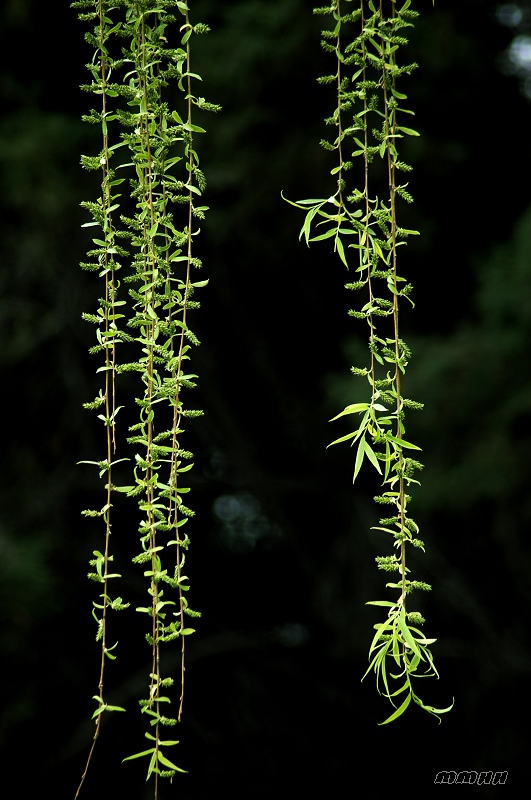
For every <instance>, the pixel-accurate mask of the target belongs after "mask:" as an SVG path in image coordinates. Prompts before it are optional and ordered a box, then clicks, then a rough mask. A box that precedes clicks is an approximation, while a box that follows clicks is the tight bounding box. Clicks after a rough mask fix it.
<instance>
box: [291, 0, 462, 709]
mask: <svg viewBox="0 0 531 800" xmlns="http://www.w3.org/2000/svg"><path fill="white" fill-rule="evenodd" d="M347 2H348V3H349V7H350V8H351V7H352V5H354V3H353V4H351V3H350V0H332V2H331V3H330V5H328V6H325V7H319V8H316V9H314V13H316V14H318V15H320V16H323V17H328V18H331V27H330V28H328V29H325V30H323V31H322V40H321V45H322V47H323V49H324V50H325V51H327V52H328V53H330V54H331V55H332V56H333V57H334V59H335V63H336V71H335V73H333V74H330V75H325V76H323V77H321V78H319V79H318V82H319V83H320V84H321V85H323V86H331V85H334V86H335V107H334V109H333V111H332V114H331V115H330V116H329V117H328V118H327V119H326V120H325V122H326V124H327V125H329V126H330V127H331V128H333V131H334V133H333V134H332V135H331V136H330V137H328V138H327V139H326V140H325V139H323V140H322V141H321V144H322V146H323V147H324V149H325V150H327V151H329V152H333V153H335V156H336V165H335V166H334V167H333V168H332V169H331V172H330V174H331V175H332V176H333V178H334V180H335V192H334V193H333V194H332V195H331V196H330V197H327V198H313V199H309V200H298V201H291V200H288V202H290V203H291V205H293V206H295V207H297V208H300V209H301V210H303V211H304V212H305V216H304V222H303V225H302V228H301V231H300V238H301V239H302V238H304V241H305V242H306V244H307V245H309V244H310V243H312V242H318V241H324V240H326V239H330V240H331V241H332V243H333V249H334V252H335V253H337V255H338V257H339V259H340V261H341V262H342V263H343V265H344V266H345V267H346V268H347V269H354V270H355V272H356V279H355V280H354V281H350V282H349V283H347V284H346V288H347V289H348V290H350V291H356V292H361V293H362V295H363V299H362V301H361V303H360V306H359V307H358V308H357V309H352V310H351V311H349V315H350V316H352V317H354V318H356V319H359V320H364V321H365V322H366V324H367V326H368V363H367V364H366V365H365V366H363V367H353V368H352V372H353V374H354V375H356V376H357V377H360V378H363V379H365V380H366V381H367V383H368V398H367V399H365V400H364V401H362V402H354V403H351V404H350V405H348V406H347V407H346V408H345V409H343V411H341V412H340V413H339V414H337V415H336V416H335V417H334V418H333V419H334V420H337V419H339V418H341V417H349V418H352V416H355V417H357V418H358V420H357V423H356V425H355V426H354V430H352V431H351V432H349V433H347V434H345V435H343V436H340V437H339V438H337V439H335V441H333V442H332V444H338V443H340V442H345V441H350V443H351V445H357V447H356V456H355V462H354V480H356V478H357V476H358V474H359V473H360V470H361V468H362V466H363V464H364V463H365V462H366V461H368V462H369V463H370V464H371V465H372V466H373V467H374V468H375V469H376V471H377V472H378V473H379V474H380V475H381V478H382V484H383V487H384V489H385V491H384V492H383V494H382V495H381V496H379V497H377V498H375V500H376V501H377V502H378V503H381V504H386V505H389V506H392V507H393V509H392V511H393V516H390V517H386V518H383V519H382V520H381V521H380V525H378V526H373V530H378V531H381V532H384V533H385V534H387V535H388V536H390V537H391V541H392V543H393V546H394V547H395V549H396V551H397V552H396V553H395V554H393V555H392V556H378V557H377V559H376V561H377V565H378V568H379V569H381V570H384V571H387V572H398V573H399V579H398V581H397V582H395V583H388V584H387V587H388V588H391V589H393V590H396V591H398V598H397V600H396V601H394V602H391V601H387V600H385V601H371V602H370V603H369V605H377V606H383V607H386V608H387V609H388V613H387V618H386V620H385V621H384V622H383V623H378V624H377V625H376V626H375V628H376V635H375V636H374V639H373V641H372V644H371V647H370V651H369V659H370V664H369V668H368V670H367V672H366V673H365V675H364V676H363V677H366V675H367V674H368V673H369V672H371V671H372V672H374V673H375V676H376V685H377V688H378V691H380V692H381V693H383V694H384V695H385V696H386V697H387V698H388V699H389V700H390V702H391V703H392V705H393V706H395V711H394V712H393V713H392V714H391V715H390V716H389V717H388V718H387V719H386V720H385V722H384V723H382V724H386V723H388V722H391V721H393V720H395V719H397V717H399V716H400V715H401V714H402V713H403V712H404V711H405V710H406V708H407V707H408V705H409V704H410V702H411V700H413V701H414V703H416V704H417V705H419V706H420V707H421V708H423V709H424V710H425V711H428V712H429V713H431V714H433V715H435V716H436V717H438V716H439V715H440V714H442V713H445V712H446V711H448V710H449V708H445V709H435V708H433V707H431V706H428V705H425V704H424V703H423V702H422V700H421V699H420V698H419V696H418V695H417V694H416V693H415V692H414V691H413V686H412V679H413V678H414V677H418V669H419V667H421V666H423V665H425V666H426V670H425V672H424V673H423V674H424V676H426V675H432V676H435V677H438V673H437V671H436V669H435V666H434V664H433V659H432V656H431V651H430V649H429V648H430V647H431V645H432V644H433V643H434V642H435V639H427V638H425V637H424V635H423V634H422V633H421V632H420V630H419V629H418V627H416V626H417V625H420V624H422V623H423V622H424V619H423V617H422V616H421V615H420V614H419V613H418V612H415V611H408V610H407V609H406V598H407V597H408V596H409V594H410V593H411V591H413V590H415V589H424V590H429V589H430V587H429V586H428V585H427V584H425V583H423V582H421V581H412V580H410V579H409V578H408V577H407V576H408V573H409V568H408V567H407V565H406V555H407V548H408V546H413V547H416V548H419V549H422V550H424V543H423V541H422V540H421V539H420V538H419V535H418V534H419V528H418V525H417V523H416V522H415V521H414V519H413V518H412V517H411V515H410V512H409V502H410V500H411V497H410V495H409V494H408V493H407V492H408V491H409V489H410V487H411V486H412V485H414V484H418V483H419V481H418V480H417V479H416V478H415V477H414V476H415V475H416V473H417V472H418V471H419V470H420V469H422V464H421V463H420V462H418V461H417V460H416V459H414V458H412V457H411V455H412V452H413V451H418V450H420V448H419V447H418V446H417V445H415V444H414V443H412V442H410V441H409V440H408V439H406V437H405V433H406V429H405V417H406V410H414V409H420V408H422V404H421V403H417V402H416V401H413V400H410V399H408V398H405V397H404V396H403V392H402V381H403V378H404V376H405V373H406V369H407V366H408V364H409V361H410V358H411V352H410V349H409V347H408V346H407V344H406V342H405V341H404V340H403V339H402V337H401V333H400V329H399V306H400V304H401V303H403V302H404V300H405V301H407V302H408V303H410V304H411V305H414V303H413V301H412V299H411V296H410V295H411V292H412V286H411V284H410V283H409V282H408V281H407V280H406V278H405V277H404V276H403V275H401V274H400V273H399V266H398V252H399V250H398V248H399V247H400V246H402V245H404V244H406V242H407V238H408V237H409V236H415V235H418V231H415V230H410V229H406V228H403V227H401V226H399V224H398V221H397V219H398V217H397V208H398V205H399V203H400V202H401V201H405V202H407V203H411V202H412V201H413V198H412V196H411V194H410V192H409V191H408V183H407V182H400V181H399V179H398V175H399V173H406V174H408V173H409V172H410V171H411V166H410V165H409V164H407V163H406V162H404V161H403V160H401V158H400V157H399V153H398V146H399V143H400V140H401V139H403V138H404V137H407V136H418V135H419V134H418V132H417V131H416V130H414V129H413V128H411V127H409V123H408V124H407V125H406V124H405V123H404V115H407V116H406V117H405V119H407V117H408V116H411V115H413V113H414V112H413V111H411V110H410V109H408V108H405V107H404V103H405V101H407V96H406V95H405V94H403V93H402V92H401V91H399V90H398V88H397V81H398V79H399V78H401V77H402V76H404V75H410V74H411V73H412V72H413V71H414V70H415V69H416V67H417V65H416V64H403V65H401V64H400V63H399V59H398V52H399V50H400V48H401V47H404V46H405V45H406V44H407V38H406V37H405V36H404V35H403V34H404V32H406V30H407V28H410V27H412V25H413V21H414V20H415V18H416V17H417V12H416V11H414V10H413V9H412V8H411V0H405V1H404V2H403V4H402V6H401V7H399V6H398V4H397V3H395V2H394V0H393V1H392V2H384V0H357V2H356V3H355V5H357V8H355V10H353V11H352V10H350V11H348V12H346V11H345V9H346V8H347ZM352 31H353V32H352ZM378 160H379V161H382V162H383V163H384V164H385V171H386V173H387V175H386V180H385V184H386V191H387V192H388V194H387V196H386V195H385V194H384V193H383V191H382V187H381V185H380V184H379V183H378V180H377V179H374V178H373V170H372V166H371V165H372V164H373V163H374V162H375V161H378ZM356 165H359V166H358V181H359V182H358V185H357V186H355V187H351V186H350V185H349V181H348V177H349V175H348V174H349V172H350V171H351V170H353V169H354V168H355V166H356ZM380 171H381V170H380ZM389 661H392V662H393V666H394V669H395V672H393V673H390V672H389V671H388V663H389ZM397 670H398V671H397ZM390 679H391V680H392V681H401V685H400V687H399V688H398V689H394V686H392V685H391V682H390ZM403 694H405V699H403V701H402V702H401V704H400V705H399V706H398V707H396V701H395V698H397V697H398V696H400V695H403Z"/></svg>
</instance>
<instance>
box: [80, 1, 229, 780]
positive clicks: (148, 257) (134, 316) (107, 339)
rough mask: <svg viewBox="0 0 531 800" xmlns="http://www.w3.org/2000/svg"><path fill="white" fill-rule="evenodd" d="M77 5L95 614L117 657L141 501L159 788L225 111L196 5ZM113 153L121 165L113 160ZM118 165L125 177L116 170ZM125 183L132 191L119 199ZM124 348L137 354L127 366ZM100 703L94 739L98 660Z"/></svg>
mask: <svg viewBox="0 0 531 800" xmlns="http://www.w3.org/2000/svg"><path fill="white" fill-rule="evenodd" d="M72 5H73V7H75V8H77V9H79V17H80V19H82V20H83V21H87V22H93V23H94V26H95V27H94V29H93V32H92V33H86V34H85V38H86V40H87V42H88V43H89V44H90V45H91V46H92V47H93V48H94V57H93V59H92V62H91V63H89V64H88V65H87V68H88V70H89V72H90V75H91V78H92V80H91V83H90V84H88V85H86V86H83V87H82V88H83V89H85V90H86V91H88V92H91V93H93V94H95V95H97V96H99V97H100V98H101V106H100V108H99V109H98V110H96V109H92V110H91V111H90V113H89V114H87V115H86V116H85V117H84V119H85V121H87V122H89V123H92V124H94V125H98V126H101V130H102V148H101V151H100V152H99V153H98V154H97V155H94V156H82V157H81V163H82V165H83V167H84V168H86V169H88V170H95V171H99V170H102V184H101V186H102V191H101V195H100V197H98V199H97V200H96V202H84V203H82V205H83V206H84V207H85V208H86V209H87V210H88V211H89V213H90V215H91V217H92V219H91V221H90V222H88V223H86V225H85V227H96V228H98V229H99V230H100V231H101V233H99V235H98V237H97V238H94V239H93V240H92V241H93V244H94V247H93V248H91V249H90V250H89V252H88V254H87V255H88V257H89V258H90V261H88V262H85V263H83V264H82V265H81V266H82V267H83V268H84V269H88V270H93V271H95V272H97V273H98V275H99V277H100V279H101V280H102V281H103V282H104V293H103V297H102V298H101V299H100V302H99V308H98V310H97V313H96V314H89V313H87V314H84V318H85V319H86V320H87V321H88V322H90V323H93V324H94V325H95V326H96V337H97V345H96V346H94V347H93V348H92V349H91V352H94V353H103V355H104V359H105V362H104V365H103V366H101V367H100V368H99V369H98V370H97V371H98V372H103V373H104V379H105V385H104V387H103V389H101V390H100V393H99V395H98V397H97V398H96V399H95V400H94V401H93V402H92V403H87V404H86V407H87V408H90V409H100V408H101V409H103V413H101V414H100V415H99V419H101V420H102V422H103V423H104V425H105V428H106V431H107V454H106V455H107V457H106V459H104V460H102V461H100V462H84V463H92V464H96V465H97V466H98V468H99V472H100V478H104V479H105V481H106V503H105V506H104V507H103V508H102V510H101V511H92V510H89V511H86V512H84V513H85V514H86V515H88V516H101V517H103V519H104V522H105V525H106V537H105V551H104V553H99V552H95V553H94V554H95V556H96V559H95V560H93V561H92V562H91V563H92V564H94V565H95V566H96V572H95V573H91V574H90V576H89V577H91V578H92V579H94V580H97V581H99V582H101V583H103V584H104V590H103V594H102V598H103V603H102V604H95V610H94V615H95V618H96V621H97V623H98V638H100V639H101V640H102V653H103V654H105V655H106V656H110V657H114V656H113V655H112V654H110V653H109V649H108V648H107V646H106V612H107V610H108V609H109V608H125V607H127V605H128V604H123V603H122V602H121V598H118V600H115V601H113V600H111V598H110V597H109V596H108V592H107V581H108V580H109V579H110V578H111V577H120V576H118V575H110V574H109V571H108V564H109V561H110V560H111V559H112V556H111V555H110V554H109V537H110V531H111V511H112V494H113V492H121V493H123V494H125V495H126V496H127V497H131V498H136V502H137V503H138V508H139V510H140V513H141V519H140V523H139V536H140V546H141V550H140V552H139V554H138V555H137V556H136V557H135V558H134V559H133V561H134V562H135V563H136V564H139V565H145V567H146V569H145V571H144V575H145V577H147V578H148V581H149V587H148V593H149V598H150V599H149V604H148V605H147V606H145V607H144V606H142V607H139V608H137V611H138V612H140V613H141V614H142V615H145V616H147V617H149V618H150V627H149V632H148V633H147V634H146V638H147V641H148V643H149V644H150V646H151V648H152V664H153V666H152V671H151V674H150V684H149V692H148V696H147V697H146V698H145V699H143V700H141V701H140V706H141V710H142V712H143V713H145V714H146V715H147V716H149V717H150V725H151V726H152V727H153V728H154V730H153V734H154V735H152V734H151V733H146V736H147V738H148V739H149V740H150V741H153V743H154V744H153V746H152V747H151V748H150V749H149V750H146V751H143V752H142V753H137V754H135V755H133V756H129V759H131V758H138V757H140V756H144V755H149V756H150V761H149V767H148V770H147V777H148V778H149V777H150V776H151V775H152V774H154V775H155V795H156V793H157V780H158V776H163V777H170V778H171V777H173V775H174V774H175V772H176V771H180V772H182V771H183V770H180V769H179V767H177V766H176V765H175V764H173V763H172V762H171V761H170V760H169V759H168V758H167V757H166V755H164V753H163V748H165V747H167V746H170V745H173V744H176V743H177V742H176V741H173V740H172V741H169V740H162V739H161V737H160V734H159V727H160V726H161V725H174V724H176V722H177V721H178V720H179V719H180V718H181V713H182V703H183V688H184V687H183V681H182V680H181V697H180V704H179V711H178V714H177V718H176V719H174V718H169V717H167V716H165V715H164V714H163V713H162V710H161V709H162V704H166V703H168V702H169V701H170V700H169V698H168V697H167V696H166V694H165V692H163V691H162V690H163V689H164V688H166V687H169V686H170V685H171V684H172V683H173V680H172V679H169V678H163V677H162V672H161V657H160V645H161V644H162V643H164V642H170V641H174V640H180V642H181V647H182V658H183V659H184V641H185V639H184V637H186V636H187V635H189V634H191V633H193V628H190V627H187V625H186V623H185V617H186V615H189V616H192V617H195V616H199V613H198V612H195V611H193V610H192V609H190V608H189V607H188V603H187V600H186V596H185V593H186V591H187V590H188V589H189V586H188V582H187V581H188V579H187V577H186V576H185V575H184V573H183V567H184V561H185V552H186V550H187V548H188V546H189V538H188V536H187V535H185V534H183V526H184V525H185V524H186V523H187V522H188V520H189V519H190V517H192V516H193V514H194V512H193V511H192V510H191V509H190V508H189V507H188V506H187V505H186V504H185V503H184V501H183V495H185V494H187V493H188V492H189V487H186V486H184V485H182V483H181V481H182V476H183V474H184V473H186V472H188V471H189V470H190V469H191V468H192V466H193V465H192V463H191V459H192V457H193V456H192V453H190V452H188V451H187V450H184V449H182V447H181V446H180V443H179V439H180V436H181V434H182V433H183V427H182V425H183V420H184V419H185V418H190V417H197V416H200V415H201V413H202V412H201V411H197V410H194V409H189V408H185V406H184V404H183V390H185V389H190V388H192V387H193V386H194V385H195V383H194V380H195V378H196V377H197V376H196V375H195V374H193V373H191V372H190V371H189V370H187V369H186V363H187V362H188V361H189V358H190V350H191V348H192V346H194V345H197V344H199V341H198V339H197V337H196V336H195V334H194V333H193V331H192V330H191V328H190V326H189V311H190V310H191V309H194V308H198V307H199V303H198V302H197V301H196V300H194V299H193V296H194V292H195V290H196V289H199V288H201V287H203V286H205V285H206V284H207V281H206V280H202V281H201V280H200V281H197V280H196V281H194V279H193V271H194V270H195V269H198V268H200V267H201V262H200V260H199V259H198V258H196V257H195V255H194V252H193V251H194V239H195V237H196V235H197V233H198V228H197V220H201V219H203V218H204V213H205V211H206V210H207V207H206V206H204V205H201V197H202V193H203V191H204V189H205V185H206V183H205V177H204V175H203V173H202V171H201V170H200V168H199V157H198V155H197V152H196V149H195V141H194V140H195V136H196V135H197V134H200V133H204V132H205V131H204V128H201V127H199V126H198V125H195V124H194V123H193V121H192V118H193V112H194V109H195V108H201V109H204V110H207V111H217V110H218V106H215V105H213V104H210V103H207V102H206V101H205V100H204V98H202V97H198V96H196V95H195V94H194V93H193V91H192V90H193V85H192V81H193V80H194V79H198V80H200V77H199V76H198V75H197V74H195V73H193V72H192V71H191V61H190V40H191V37H192V36H194V35H196V34H203V33H206V32H207V31H208V26H206V25H204V24H202V23H198V24H194V25H193V24H192V23H191V22H190V19H189V8H188V4H187V3H185V2H180V1H177V0H156V1H155V0H137V1H136V2H135V1H133V0H112V1H111V0H79V1H78V2H75V3H73V4H72ZM176 36H178V44H179V46H177V47H171V46H170V44H169V42H170V40H171V39H175V38H176ZM119 77H121V80H119ZM170 82H172V85H174V84H176V85H177V87H178V89H179V91H180V92H181V94H182V101H181V108H179V109H178V110H177V109H172V108H170V106H169V104H168V102H167V100H166V95H167V94H168V93H167V92H166V91H165V90H166V89H167V87H168V86H169V84H170ZM111 134H112V137H111ZM111 141H112V142H113V143H112V144H111ZM120 154H122V157H121V158H120ZM116 160H118V161H119V163H118V164H116V165H115V163H114V162H115V161H116ZM118 170H120V171H124V172H123V173H122V174H124V173H125V175H126V176H127V177H118V176H119V175H120V173H119V172H118ZM125 187H128V192H127V193H124V195H122V194H121V193H120V192H122V191H123V189H124V188H125ZM176 208H178V209H179V213H177V214H176V213H175V209H176ZM125 286H126V287H127V291H124V288H123V287H125ZM126 329H129V330H126ZM119 345H120V346H121V347H119ZM118 352H125V353H126V354H127V355H128V356H130V357H129V358H124V359H123V360H119V359H118V356H117V354H118ZM123 373H136V374H137V376H138V379H139V390H138V392H137V397H136V404H137V406H138V411H139V417H138V419H139V421H138V422H136V423H134V424H132V425H131V426H130V427H129V434H130V435H129V436H128V437H127V439H126V443H124V444H123V445H121V446H123V447H125V448H127V447H128V446H129V447H130V448H132V450H133V452H132V453H131V455H130V456H128V457H126V458H120V459H117V458H116V446H117V438H118V437H117V433H116V416H117V414H118V411H119V410H120V409H121V406H117V405H116V390H115V385H116V381H117V377H118V376H119V375H121V374H123ZM121 461H130V462H132V464H133V469H132V475H131V481H130V483H129V485H116V484H115V482H113V474H112V470H113V468H114V467H115V465H116V464H117V463H119V462H121ZM168 548H170V552H172V551H173V557H172V563H171V564H170V565H169V566H166V565H165V564H163V555H164V554H165V553H166V552H168V550H167V549H168ZM163 585H165V586H167V587H168V588H172V589H174V590H175V592H176V595H175V597H176V599H175V600H168V599H166V596H165V594H164V589H162V588H161V587H162V586H163ZM170 609H172V610H171V614H170V615H169V611H170ZM181 678H182V679H183V678H184V660H183V661H182V667H181ZM96 699H97V701H98V704H99V707H98V709H97V710H96V712H95V716H96V717H97V726H98V727H97V731H96V736H95V738H96V737H97V733H98V731H99V719H100V717H101V712H102V711H103V710H116V709H115V708H112V709H111V707H109V706H108V705H106V704H105V702H104V699H103V656H102V672H101V677H100V694H99V695H98V696H97V698H96ZM126 760H128V759H126ZM89 761H90V756H89Z"/></svg>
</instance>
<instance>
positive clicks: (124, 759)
mask: <svg viewBox="0 0 531 800" xmlns="http://www.w3.org/2000/svg"><path fill="white" fill-rule="evenodd" d="M154 752H155V748H154V747H151V748H150V749H149V750H142V752H141V753H135V754H134V756H127V758H122V763H123V762H124V761H132V760H133V759H134V758H142V756H149V755H151V753H154Z"/></svg>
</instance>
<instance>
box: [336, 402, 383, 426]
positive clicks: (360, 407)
mask: <svg viewBox="0 0 531 800" xmlns="http://www.w3.org/2000/svg"><path fill="white" fill-rule="evenodd" d="M368 408H369V404H368V403H352V405H350V406H347V407H346V408H344V409H343V411H341V412H340V413H339V414H337V415H336V416H335V417H332V419H331V420H329V422H333V421H334V420H336V419H339V417H344V416H345V414H356V413H357V412H359V411H367V409H368ZM384 410H387V409H384Z"/></svg>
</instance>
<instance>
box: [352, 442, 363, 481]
mask: <svg viewBox="0 0 531 800" xmlns="http://www.w3.org/2000/svg"><path fill="white" fill-rule="evenodd" d="M364 455H365V437H364V436H362V437H361V439H360V442H359V444H358V450H357V452H356V463H355V464H354V477H353V478H352V483H354V481H355V480H356V478H357V476H358V472H359V471H360V469H361V465H362V464H363V457H364Z"/></svg>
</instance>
